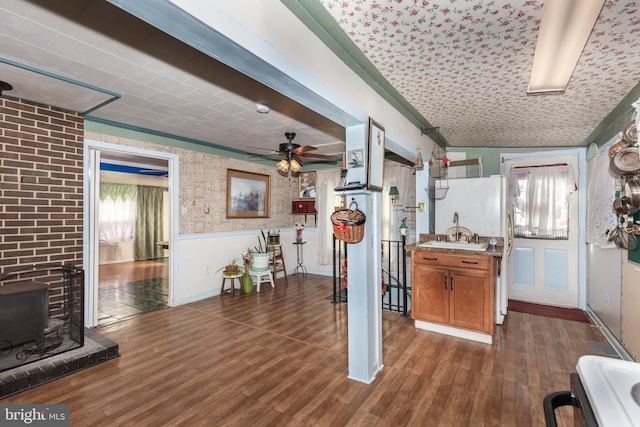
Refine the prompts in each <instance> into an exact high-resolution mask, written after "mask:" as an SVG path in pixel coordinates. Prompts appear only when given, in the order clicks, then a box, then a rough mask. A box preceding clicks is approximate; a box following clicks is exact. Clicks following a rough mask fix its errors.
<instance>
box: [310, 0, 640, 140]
mask: <svg viewBox="0 0 640 427" xmlns="http://www.w3.org/2000/svg"><path fill="white" fill-rule="evenodd" d="M319 1H320V2H321V3H322V5H323V6H324V7H325V8H326V9H327V10H328V11H329V13H330V14H331V15H332V16H333V17H334V19H335V20H336V22H337V23H338V24H339V25H340V27H341V28H342V29H343V30H344V31H345V33H346V34H347V35H348V36H349V37H350V38H351V39H352V40H353V42H354V43H355V44H356V45H357V46H358V47H359V48H360V49H361V50H362V52H363V53H364V54H365V55H366V56H367V58H368V59H369V60H370V61H371V62H372V63H373V64H374V65H375V67H376V68H377V69H378V70H379V71H380V72H381V73H382V74H383V75H384V76H385V78H386V79H387V80H388V81H389V82H390V83H391V84H392V85H393V86H394V87H395V88H396V90H398V91H399V92H400V94H401V95H402V96H403V97H404V98H405V99H406V100H407V101H409V102H410V103H411V104H412V105H413V106H414V107H415V108H416V109H417V110H418V111H419V112H420V113H421V114H422V115H423V116H424V117H425V118H426V119H427V120H428V121H429V122H430V123H431V124H432V125H433V126H436V127H438V128H439V130H440V132H441V133H442V135H443V136H444V137H445V138H446V139H447V141H448V142H449V144H450V145H452V146H460V147H473V146H477V147H556V146H560V147H562V146H567V147H570V146H578V145H580V144H581V143H583V141H584V140H585V139H586V137H587V136H588V135H589V134H590V133H591V131H593V130H594V128H595V127H596V126H597V125H598V124H599V123H600V122H601V121H602V120H603V119H604V118H605V117H606V115H607V114H608V113H609V112H610V111H611V110H612V109H613V108H615V107H616V106H617V105H618V103H619V102H620V101H621V100H622V98H623V97H624V96H625V95H627V94H628V93H629V92H630V91H631V89H633V87H634V86H636V84H637V83H638V82H639V81H640V2H636V1H625V0H619V1H612V0H609V1H607V2H606V3H605V6H604V8H603V10H602V12H601V14H600V17H599V19H598V22H597V24H596V26H595V28H594V30H593V32H592V34H591V37H590V38H589V40H588V42H587V46H586V47H585V50H584V52H583V54H582V57H581V58H580V62H579V63H578V66H577V67H576V70H575V71H574V74H573V77H572V79H571V81H570V83H569V86H568V87H567V90H566V92H565V93H564V94H563V95H546V96H527V95H526V90H527V84H528V81H529V73H530V70H531V64H532V61H533V54H534V51H535V44H536V37H537V30H538V26H539V23H540V17H541V15H542V4H543V2H542V1H540V0H511V1H509V2H506V1H498V0H495V1H494V0H491V1H490V0H424V1H422V0H420V1H418V0H348V1H346V0H343V1H340V0H319ZM376 119H380V120H382V121H384V118H376Z"/></svg>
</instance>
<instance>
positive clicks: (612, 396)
mask: <svg viewBox="0 0 640 427" xmlns="http://www.w3.org/2000/svg"><path fill="white" fill-rule="evenodd" d="M577 369H578V374H579V375H580V380H581V381H582V384H583V386H584V389H585V392H586V394H587V397H588V398H589V402H590V404H591V408H592V409H593V413H594V415H595V417H596V419H597V421H598V425H602V426H605V425H607V426H609V425H611V426H616V427H618V426H634V425H637V424H636V423H637V421H638V420H640V405H639V404H638V400H636V398H637V396H636V395H635V394H636V393H637V391H638V390H637V389H638V384H639V383H640V363H636V362H628V361H626V360H619V359H612V358H609V357H602V356H591V355H589V356H582V357H580V359H579V360H578V366H577Z"/></svg>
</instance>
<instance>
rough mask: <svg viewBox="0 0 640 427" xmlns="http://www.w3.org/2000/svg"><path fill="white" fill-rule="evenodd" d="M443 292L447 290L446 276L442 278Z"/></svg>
mask: <svg viewBox="0 0 640 427" xmlns="http://www.w3.org/2000/svg"><path fill="white" fill-rule="evenodd" d="M444 290H445V291H448V290H449V289H447V276H444Z"/></svg>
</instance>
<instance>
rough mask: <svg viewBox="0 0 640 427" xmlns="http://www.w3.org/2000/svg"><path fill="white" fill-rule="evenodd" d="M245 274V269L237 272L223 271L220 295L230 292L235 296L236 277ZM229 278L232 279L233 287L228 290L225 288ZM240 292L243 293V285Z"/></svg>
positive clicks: (239, 289)
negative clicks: (226, 272) (228, 272)
mask: <svg viewBox="0 0 640 427" xmlns="http://www.w3.org/2000/svg"><path fill="white" fill-rule="evenodd" d="M243 275H244V271H242V270H240V271H238V272H237V273H236V274H225V273H222V286H221V287H220V296H222V295H224V294H225V293H226V292H229V293H230V294H231V297H232V298H233V297H235V295H236V286H235V281H236V279H239V278H241V277H242V276H243ZM227 279H231V287H230V288H229V289H228V290H226V289H225V288H224V284H225V282H226V281H227ZM238 283H239V284H241V282H240V280H238ZM238 294H239V295H242V286H240V287H239V288H238Z"/></svg>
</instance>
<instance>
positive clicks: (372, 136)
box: [367, 118, 384, 191]
mask: <svg viewBox="0 0 640 427" xmlns="http://www.w3.org/2000/svg"><path fill="white" fill-rule="evenodd" d="M367 151H368V152H367V188H368V189H369V190H375V191H382V175H383V169H384V128H383V127H382V126H381V125H380V124H379V123H378V122H376V121H375V120H373V119H372V118H369V140H368V150H367Z"/></svg>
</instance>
